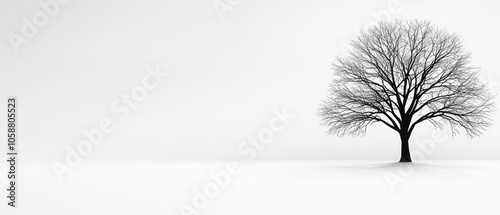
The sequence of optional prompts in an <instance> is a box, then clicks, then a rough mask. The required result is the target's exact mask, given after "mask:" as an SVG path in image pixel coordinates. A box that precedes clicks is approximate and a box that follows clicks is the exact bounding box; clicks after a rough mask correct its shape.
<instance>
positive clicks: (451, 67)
mask: <svg viewBox="0 0 500 215" xmlns="http://www.w3.org/2000/svg"><path fill="white" fill-rule="evenodd" d="M333 70H334V73H335V78H334V80H333V83H332V84H331V86H330V94H329V95H328V97H327V99H325V100H324V101H323V103H322V104H321V106H320V109H319V112H318V115H319V116H320V117H321V118H322V124H323V125H325V126H327V127H328V133H329V134H335V135H338V136H343V135H351V136H357V135H364V134H365V133H366V128H367V126H368V125H371V124H373V123H376V122H380V123H383V124H384V125H386V126H388V127H389V128H391V129H392V130H394V131H396V132H398V134H399V136H400V138H401V159H400V162H411V157H410V150H409V146H408V144H409V139H410V136H411V134H412V132H413V130H414V129H415V126H417V125H419V124H420V123H422V122H424V121H429V122H430V123H432V124H433V125H434V126H435V127H437V128H443V125H449V126H450V127H451V130H452V132H453V134H456V133H457V132H459V131H460V130H462V129H463V130H465V132H466V133H467V136H468V137H476V136H478V135H480V134H481V133H482V132H483V131H484V130H485V129H486V128H487V127H489V125H490V124H491V119H490V115H491V113H492V112H493V111H494V109H495V107H494V102H493V96H492V95H491V94H490V92H489V91H488V88H487V86H486V85H485V84H483V83H481V81H480V79H479V77H478V72H479V69H478V68H476V67H473V66H472V65H471V63H470V55H469V53H468V52H466V51H465V50H464V48H463V45H462V41H461V39H460V37H459V36H458V35H456V34H452V33H449V32H448V31H446V30H444V29H440V28H438V27H436V26H434V25H432V24H431V23H430V22H428V21H418V20H414V21H399V20H397V21H393V22H380V23H378V24H377V25H376V26H375V27H372V28H370V29H369V30H367V31H365V32H362V33H361V35H360V36H358V37H357V38H356V39H355V40H353V42H352V49H351V50H350V51H349V52H348V54H347V55H346V57H343V58H337V60H336V61H335V62H334V63H333Z"/></svg>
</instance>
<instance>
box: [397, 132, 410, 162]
mask: <svg viewBox="0 0 500 215" xmlns="http://www.w3.org/2000/svg"><path fill="white" fill-rule="evenodd" d="M400 137H401V159H400V160H399V162H411V156H410V148H409V146H408V142H409V139H410V135H409V134H407V133H401V134H400Z"/></svg>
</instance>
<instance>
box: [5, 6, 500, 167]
mask: <svg viewBox="0 0 500 215" xmlns="http://www.w3.org/2000/svg"><path fill="white" fill-rule="evenodd" d="M39 2H47V0H40V1H13V0H11V1H1V2H0V26H1V28H0V35H3V36H2V37H1V38H3V39H1V40H0V46H1V47H2V48H1V49H0V59H1V60H0V74H1V78H0V87H1V90H0V98H6V97H7V96H10V95H16V96H18V97H19V101H20V110H19V114H20V116H19V120H20V129H19V135H20V143H19V144H20V147H21V148H20V150H21V153H22V156H23V157H24V158H23V159H44V160H50V161H52V160H60V159H63V158H64V156H65V153H66V151H65V147H66V146H75V145H76V144H77V143H78V142H79V141H80V140H83V139H84V136H83V135H82V130H84V129H92V128H96V127H97V126H98V123H99V121H100V120H101V119H102V118H110V119H112V120H113V121H114V122H115V124H116V130H115V131H114V132H112V133H111V134H109V135H105V141H104V143H103V144H102V145H100V146H99V147H96V148H95V150H94V152H93V153H92V154H91V155H90V156H89V157H90V158H92V159H96V160H98V159H112V160H113V159H153V160H162V159H232V158H240V157H241V156H240V155H239V154H238V152H237V149H238V146H239V144H240V143H241V142H242V141H244V140H246V139H247V137H249V136H254V135H256V134H257V132H259V131H260V130H261V129H262V128H265V127H266V126H267V124H268V122H269V121H270V120H271V119H272V118H273V111H272V110H273V109H275V108H277V109H281V108H282V107H284V106H286V107H287V109H288V111H289V112H290V113H292V114H294V115H296V118H295V119H294V120H292V122H291V124H290V125H289V126H287V127H286V128H285V130H284V131H283V132H281V133H279V134H276V135H275V139H274V141H273V142H272V144H271V145H269V146H268V148H266V149H265V150H263V151H261V152H259V155H258V158H259V159H393V160H398V159H399V150H400V143H399V140H398V136H397V134H396V133H394V132H393V131H391V130H390V129H388V128H385V127H383V126H381V125H377V126H373V127H371V128H370V129H369V130H368V134H367V135H366V136H365V137H359V138H349V137H345V138H338V137H335V136H329V135H327V134H326V133H325V131H326V129H325V128H323V127H321V126H320V125H319V119H318V118H317V117H316V111H317V108H318V105H319V103H320V101H321V99H323V98H324V97H325V96H326V92H327V87H328V84H329V83H330V81H331V75H332V74H331V73H332V71H331V69H330V64H331V63H332V61H333V59H334V58H335V57H336V56H339V55H342V48H341V47H342V44H346V43H348V42H349V41H350V40H351V39H352V38H353V37H354V36H355V35H356V32H357V29H363V28H364V27H365V26H366V25H367V23H370V22H373V21H375V20H376V16H374V15H373V14H376V13H379V14H381V12H382V13H383V12H384V11H385V12H387V11H389V8H388V6H387V5H388V2H390V1H326V0H325V1H299V0H294V1H285V0H273V1H263V0H261V1H245V0H243V1H242V3H241V4H239V5H237V6H234V7H233V10H232V11H231V12H228V13H225V14H224V19H223V20H221V19H219V17H218V15H217V13H216V10H215V9H214V7H213V5H212V4H213V2H214V1H212V0H203V1H201V0H200V1H181V0H178V1H152V0H146V1H125V0H120V1H119V0H112V1H96V0H85V1H83V0H72V1H70V2H69V3H67V4H66V5H62V6H61V8H60V10H59V11H58V13H56V14H55V16H54V17H50V18H49V22H48V24H47V25H46V26H44V27H41V28H39V29H38V30H39V31H38V33H37V34H36V35H35V36H34V37H33V38H31V39H29V42H28V43H27V44H21V45H19V51H18V52H17V53H16V52H14V50H13V48H12V46H11V44H10V42H9V39H8V37H7V35H8V34H9V32H13V33H16V34H21V28H22V27H23V22H22V19H23V17H26V18H28V19H30V20H31V19H32V17H33V15H34V14H36V13H37V12H38V11H41V7H40V6H39V5H38V3H39ZM139 2H140V3H139ZM221 2H225V1H222V0H221ZM397 9H398V11H396V14H394V13H393V14H392V15H391V17H392V18H400V19H415V18H418V19H429V20H431V21H432V22H433V23H434V24H436V25H438V26H441V27H445V28H447V29H448V30H450V31H451V32H455V33H457V34H459V35H461V36H462V37H463V40H464V42H465V46H466V48H467V49H468V50H470V51H471V52H472V58H473V63H474V64H475V65H477V66H480V67H481V68H482V70H483V74H484V77H485V80H487V81H489V82H492V83H493V84H495V86H496V88H495V89H496V92H498V90H500V86H499V85H498V82H499V81H500V75H499V74H498V71H497V70H498V69H497V62H498V54H497V51H498V50H499V48H500V42H499V39H498V38H500V30H499V28H498V27H497V26H496V25H497V24H498V23H499V21H500V16H499V14H498V10H499V9H500V8H499V3H498V1H481V2H478V1H440V2H435V1H432V2H431V1H418V2H417V1H407V0H401V1H399V6H398V7H397ZM383 18H385V17H383ZM155 64H158V65H160V68H161V70H162V71H168V72H169V74H170V76H169V77H167V78H165V80H164V81H163V82H162V83H161V85H160V86H159V87H158V88H157V89H155V90H152V91H151V92H150V93H149V94H148V97H147V99H146V100H145V101H143V102H141V103H140V104H139V107H137V108H136V109H134V110H133V111H132V112H131V114H130V116H129V117H128V118H126V119H125V120H123V121H120V120H119V118H118V117H117V116H118V115H117V114H116V113H114V112H113V111H111V110H110V105H111V104H112V102H113V101H114V100H115V99H118V98H120V95H121V94H123V93H128V92H130V90H131V89H132V88H133V87H135V86H138V84H140V83H142V79H143V77H145V76H146V75H147V72H146V70H145V67H146V66H148V65H153V66H154V65H155ZM2 102H6V101H2ZM3 104H5V103H3ZM2 107H3V108H2V109H1V111H3V113H4V114H5V105H2ZM3 119H5V118H3ZM498 119H499V117H498V114H495V120H496V121H495V122H494V125H493V127H492V128H491V129H490V131H489V132H487V133H486V134H485V135H484V136H482V137H481V138H476V139H472V140H470V139H467V138H466V136H465V134H461V135H459V136H456V137H454V138H451V136H450V137H449V138H447V139H446V140H444V141H442V142H441V143H439V144H437V146H436V149H435V152H434V153H431V154H430V155H429V156H428V158H429V159H498V158H500V144H499V143H498V141H497V140H498V139H499V138H500V136H499V135H500V134H499V133H498V132H497V131H498ZM5 124H6V123H1V125H0V126H1V127H0V129H1V130H3V131H5ZM426 126H428V125H423V126H420V127H419V128H418V129H417V131H416V133H415V134H414V136H413V137H412V139H411V141H412V143H415V142H422V141H426V140H429V139H432V134H433V129H431V128H430V127H426ZM444 135H450V134H449V133H447V132H445V134H444ZM1 137H2V138H5V132H3V133H2V135H1ZM410 147H412V146H410ZM4 150H5V147H1V148H0V152H1V153H4ZM413 150H416V149H415V148H412V152H413Z"/></svg>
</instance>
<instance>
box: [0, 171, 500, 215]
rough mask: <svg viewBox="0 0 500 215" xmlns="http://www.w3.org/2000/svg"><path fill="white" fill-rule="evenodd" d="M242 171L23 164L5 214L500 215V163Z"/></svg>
mask: <svg viewBox="0 0 500 215" xmlns="http://www.w3.org/2000/svg"><path fill="white" fill-rule="evenodd" d="M239 164H240V166H239V167H237V166H235V165H236V163H231V164H230V171H229V172H228V171H227V166H228V162H227V161H217V162H215V161H206V162H202V161H196V162H129V163H123V162H116V163H113V162H103V163H97V162H87V163H84V164H82V165H81V166H80V167H78V168H77V169H75V170H74V172H73V173H70V174H68V175H67V177H65V180H64V181H62V182H59V181H58V180H57V178H56V176H55V174H54V173H53V171H52V169H51V166H50V163H39V164H26V163H21V164H20V165H19V167H18V168H19V171H20V172H19V193H18V207H17V208H15V209H10V208H7V206H6V202H5V200H4V202H5V203H4V206H2V207H1V208H2V211H6V212H7V213H3V212H2V213H1V214H52V215H56V214H64V215H69V214H106V215H108V214H125V215H130V214H164V215H170V214H183V213H182V212H181V209H180V208H183V210H186V211H188V212H193V213H191V214H197V213H198V214H206V215H209V214H213V215H215V214H217V215H221V214H231V215H246V214H252V215H253V214H255V215H262V214H307V215H311V214H454V215H456V214H500V204H498V203H499V202H500V161H425V162H420V163H411V164H408V163H405V164H401V163H396V162H388V161H254V162H248V163H239ZM236 167H237V168H236ZM5 183H6V180H5V179H3V181H2V184H5ZM5 185H6V184H5ZM4 198H5V197H4ZM186 214H190V213H186Z"/></svg>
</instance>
